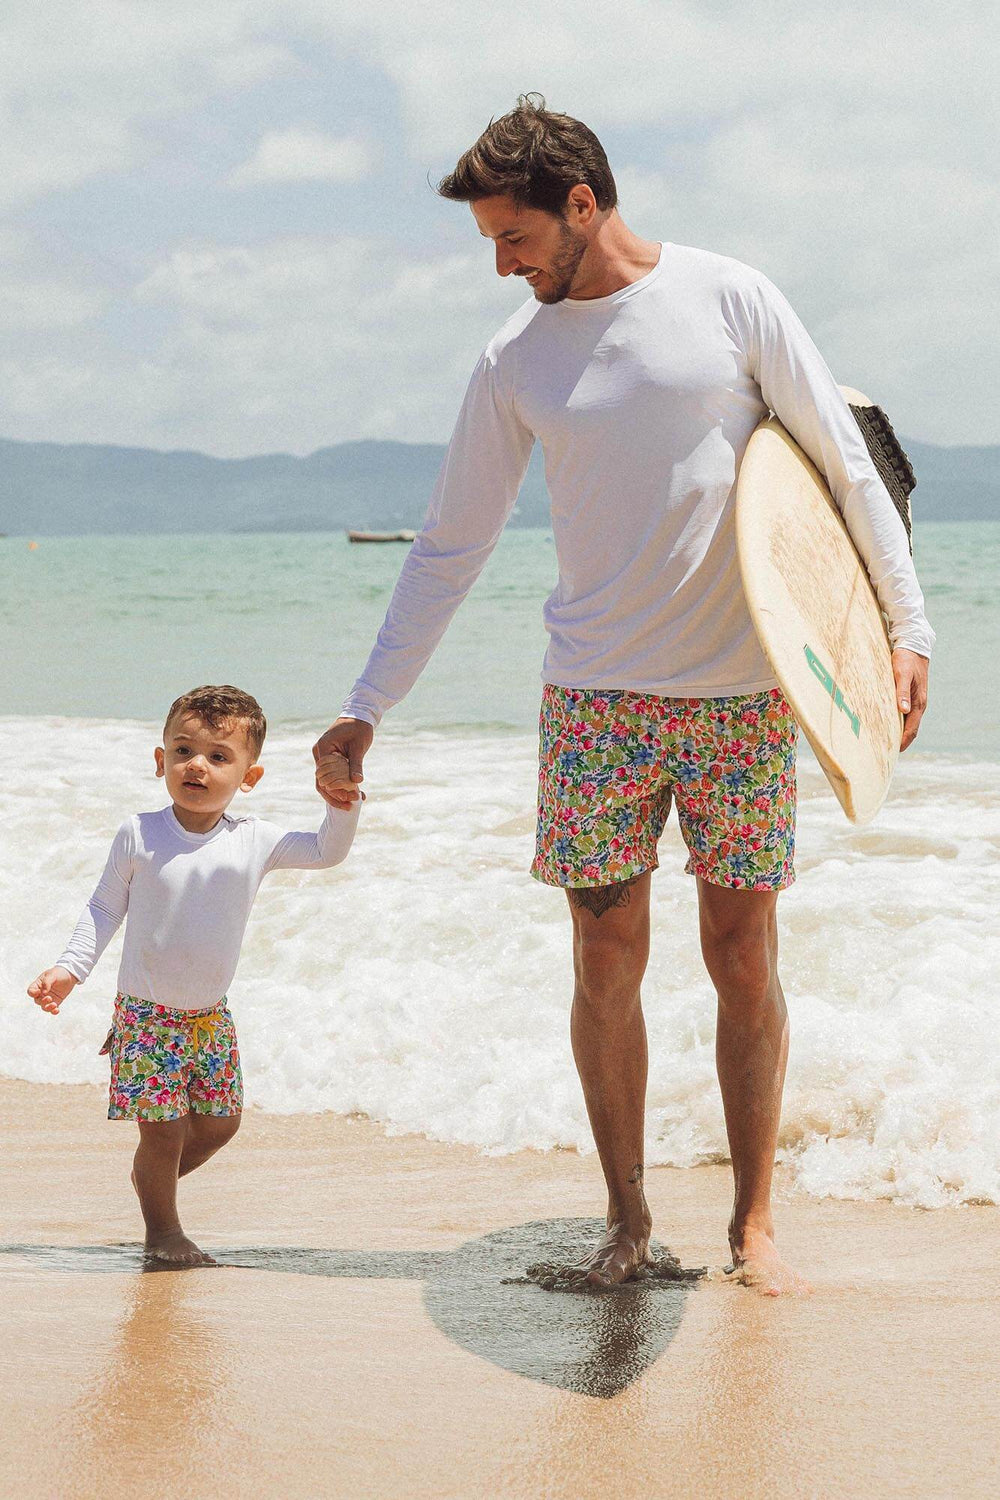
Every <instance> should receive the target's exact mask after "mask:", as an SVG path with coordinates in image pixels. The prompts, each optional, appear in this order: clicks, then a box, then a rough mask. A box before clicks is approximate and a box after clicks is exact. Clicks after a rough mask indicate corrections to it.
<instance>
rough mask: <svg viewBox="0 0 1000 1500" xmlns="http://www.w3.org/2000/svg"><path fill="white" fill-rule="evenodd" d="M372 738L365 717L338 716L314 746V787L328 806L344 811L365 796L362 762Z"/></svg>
mask: <svg viewBox="0 0 1000 1500" xmlns="http://www.w3.org/2000/svg"><path fill="white" fill-rule="evenodd" d="M374 738H375V731H374V729H373V728H372V726H371V725H370V724H366V723H365V722H364V720H362V719H338V720H337V722H336V723H335V724H332V725H331V726H330V728H329V729H328V730H327V731H326V734H324V735H323V736H322V737H321V738H320V739H318V740H317V741H316V743H315V745H313V759H314V760H315V762H316V790H317V791H318V792H319V794H320V796H321V797H322V798H323V801H324V802H328V803H329V804H330V806H331V807H339V808H340V809H341V810H345V811H346V809H347V808H349V807H350V806H351V804H352V802H358V801H362V800H363V799H364V795H365V794H364V792H363V791H362V790H361V787H360V785H359V783H360V782H362V781H364V779H365V778H364V772H363V771H362V769H361V765H362V762H363V760H364V758H365V755H366V754H367V751H368V747H369V746H370V745H371V742H372V740H373V739H374Z"/></svg>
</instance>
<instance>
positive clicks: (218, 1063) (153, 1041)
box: [101, 995, 243, 1120]
mask: <svg viewBox="0 0 1000 1500" xmlns="http://www.w3.org/2000/svg"><path fill="white" fill-rule="evenodd" d="M101 1052H102V1054H103V1053H110V1054H111V1097H110V1102H109V1105H108V1119H109V1120H177V1119H180V1117H181V1116H182V1115H187V1114H196V1115H238V1114H239V1113H240V1111H241V1110H242V1108H243V1074H242V1071H241V1069H240V1053H239V1047H238V1046H237V1043H236V1027H235V1026H234V1024H233V1018H232V1016H231V1015H230V1013H229V1006H228V1005H227V1004H226V1000H225V997H223V998H222V999H221V1000H220V1001H219V1003H218V1005H213V1006H210V1007H209V1009H208V1010H175V1009H172V1008H171V1007H169V1006H166V1005H153V1004H152V1003H151V1002H150V1001H148V1000H137V999H136V998H135V996H134V995H118V996H117V997H116V999H115V1016H114V1022H113V1024H112V1027H111V1030H110V1031H109V1032H108V1037H107V1040H106V1041H105V1043H104V1046H103V1047H102V1048H101Z"/></svg>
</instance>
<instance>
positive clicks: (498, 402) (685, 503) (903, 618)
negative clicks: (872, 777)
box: [342, 244, 934, 724]
mask: <svg viewBox="0 0 1000 1500" xmlns="http://www.w3.org/2000/svg"><path fill="white" fill-rule="evenodd" d="M769 408H770V409H771V410H773V411H774V412H775V414H776V415H777V416H778V418H779V419H780V420H781V421H782V422H783V423H784V425H785V427H786V428H787V429H788V431H789V432H790V433H791V434H792V436H793V437H795V438H796V439H797V441H798V442H799V443H800V444H801V446H802V447H803V448H804V449H805V451H806V452H807V453H808V454H809V456H810V458H812V459H813V461H814V462H815V464H816V465H817V467H818V468H819V469H820V471H821V472H822V473H824V474H825V475H826V476H827V479H828V481H829V484H830V488H831V490H832V492H833V495H834V498H835V499H836V502H837V505H838V507H839V509H840V511H841V513H842V514H843V517H844V520H845V521H846V523H847V526H848V529H849V531H850V533H851V536H852V538H853V540H854V543H855V545H856V546H857V548H858V551H859V552H860V554H861V556H862V558H863V559H864V562H865V564H866V566H867V568H868V572H869V575H870V577H871V580H872V583H873V585H874V586H875V589H876V592H877V594H878V599H879V603H880V605H881V607H882V610H883V612H884V613H885V615H886V617H887V619H888V621H889V634H890V639H891V641H892V644H893V646H894V647H896V646H907V647H909V648H910V649H911V650H913V651H917V652H920V653H921V654H922V655H924V656H927V655H929V654H930V649H931V646H932V644H933V641H934V632H933V631H932V630H931V627H930V625H929V624H928V621H927V618H926V616H925V614H924V607H923V597H922V595H921V592H920V587H919V585H918V583H917V579H916V575H915V573H914V571H913V564H912V562H911V560H910V555H909V549H908V547H907V542H906V534H905V531H904V529H903V524H902V522H901V521H900V519H899V516H898V514H897V512H896V510H895V508H894V506H893V504H892V501H891V500H890V499H889V496H888V494H887V492H886V490H885V487H884V485H883V484H882V481H881V480H880V479H879V477H878V474H877V472H876V469H875V466H874V464H873V463H872V461H871V459H870V457H869V455H868V450H867V448H866V447H865V442H864V438H863V437H862V435H861V432H860V430H859V428H858V426H857V423H856V422H855V420H854V417H853V416H852V414H851V411H850V408H849V407H848V405H847V403H846V401H845V400H844V398H843V396H842V395H841V394H840V391H839V390H838V389H837V384H836V381H835V380H834V378H833V376H832V375H831V373H830V371H829V370H828V369H827V366H826V364H825V363H824V361H823V358H822V356H821V355H820V354H819V352H818V350H817V349H816V347H815V345H814V344H813V342H812V340H811V339H810V337H809V335H808V333H807V332H806V330H805V329H804V327H803V326H802V324H801V323H800V321H799V319H798V318H797V317H796V315H795V313H794V312H793V311H792V309H791V308H790V307H789V305H788V303H787V302H786V301H785V299H784V297H783V296H782V295H781V293H780V292H779V291H777V289H776V288H775V287H774V286H772V285H771V283H770V282H769V281H768V280H767V278H766V277H764V276H762V275H761V274H760V272H758V271H754V270H751V269H750V267H749V266H744V265H742V264H741V263H740V262H739V261H735V260H730V259H728V258H726V257H724V256H720V255H713V254H710V253H708V252H707V251H703V250H691V249H687V248H685V247H683V246H679V245H669V244H665V245H663V246H662V247H661V251H660V259H659V261H658V263H657V265H656V266H655V267H654V268H653V270H652V271H650V272H649V274H648V275H646V276H644V277H642V279H641V280H639V281H635V282H633V283H632V284H631V285H630V286H627V287H624V288H622V290H621V291H618V292H614V293H613V294H612V295H611V296H609V297H599V298H595V299H594V300H591V301H574V300H573V299H572V298H566V299H565V300H564V301H562V302H558V303H554V304H542V303H538V302H536V301H534V300H532V301H531V302H529V303H526V304H525V305H524V306H523V307H522V308H520V309H519V311H518V312H516V313H515V314H514V316H513V317H512V318H511V319H510V320H509V321H508V322H507V323H506V325H505V326H504V327H503V328H502V329H501V331H500V332H499V334H497V336H496V338H494V339H493V341H492V342H491V343H490V344H489V346H488V347H487V349H486V352H485V354H484V355H483V358H482V360H481V361H480V363H479V366H478V368H477V369H476V371H475V373H474V375H473V377H472V381H471V383H470V385H469V389H468V392H467V394H466V397H465V402H464V404H463V407H462V410H461V413H460V415H459V419H458V424H457V426H456V428H455V433H454V436H453V437H452V440H451V444H450V446H449V448H448V452H447V455H446V457H445V460H444V463H443V465H442V468H441V472H440V474H439V476H438V481H437V485H436V488H435V491H434V496H433V499H432V501H431V505H430V509H429V511H428V514H427V519H426V521H425V523H424V527H423V530H422V531H421V532H420V534H419V535H418V537H417V539H416V541H415V542H414V544H413V546H412V548H411V550H410V553H409V555H408V557H407V559H406V562H405V563H404V565H403V569H402V572H401V573H400V576H399V580H398V582H397V584H396V588H395V591H394V593H393V596H392V600H391V602H390V605H389V609H388V613H387V615H386V618H385V623H384V624H383V626H382V629H381V630H380V631H379V634H378V639H377V641H376V643H375V646H374V648H373V650H372V653H371V656H370V657H369V659H368V663H367V665H366V667H365V669H364V671H363V673H362V675H361V677H360V678H359V679H358V681H357V683H356V684H355V686H354V688H353V689H352V690H351V693H350V696H349V697H348V699H347V701H346V703H345V704H344V707H343V710H342V712H343V713H344V714H345V715H347V716H349V717H353V718H357V719H364V720H366V721H367V722H368V723H370V724H377V723H378V721H379V719H380V718H381V716H382V714H383V713H384V712H385V710H386V709H387V708H389V707H391V705H392V704H394V703H397V702H398V701H399V700H400V699H401V698H402V697H404V696H405V694H406V693H407V692H408V691H409V690H410V688H411V687H412V686H413V683H414V682H415V681H416V679H417V677H418V676H419V674H420V672H421V670H422V669H423V667H424V665H425V664H426V662H427V660H428V658H429V657H430V655H431V653H432V652H433V650H434V648H435V646H436V645H437V643H438V641H439V640H440V639H441V636H442V635H443V634H444V632H445V630H446V628H447V626H448V623H449V621H450V619H451V617H452V615H453V614H454V612H455V610H456V608H457V607H458V605H459V603H460V602H461V600H462V599H463V598H464V597H465V595H466V594H467V593H468V591H469V589H470V588H471V587H472V584H473V583H474V582H475V580H476V578H477V576H478V575H479V572H480V570H481V569H482V567H483V564H484V563H485V562H486V559H487V558H488V557H489V554H490V552H491V551H492V549H493V546H494V544H495V543H496V541H497V538H498V537H499V535H500V532H501V530H502V529H503V526H504V523H505V522H506V520H507V518H508V516H509V515H510V512H511V510H512V509H513V506H514V502H515V500H516V498H517V491H518V489H519V487H520V484H521V480H522V479H523V477H524V471H525V469H526V467H527V464H528V458H529V455H530V453H531V448H532V444H533V442H534V440H535V438H536V437H537V438H538V439H539V440H540V442H541V444H542V449H543V452H544V456H545V476H546V479H547V482H548V487H549V493H550V495H551V497H552V529H553V532H554V536H555V544H556V553H557V557H558V562H559V581H558V583H557V585H556V588H555V590H554V591H553V593H552V594H551V595H550V596H549V598H548V600H547V601H546V604H545V611H544V618H545V625H546V629H547V630H548V633H549V646H548V650H547V652H546V655H545V663H544V667H543V671H542V677H543V679H544V681H546V682H552V683H555V684H557V685H558V686H562V687H570V688H631V689H636V690H639V691H643V692H650V693H656V694H662V695H665V696H676V697H692V698H704V697H721V696H724V695H726V694H731V693H746V692H754V691H757V690H759V689H761V688H768V687H773V686H774V681H775V680H774V676H773V674H772V672H771V669H770V666H769V664H768V662H767V659H766V658H765V656H764V654H763V652H762V650H761V648H760V645H759V643H758V640H757V636H756V634H755V632H754V628H753V625H752V623H751V620H750V615H749V612H748V610H747V605H746V600H745V598H744V594H743V588H742V584H741V582H740V575H739V567H738V564H737V557H736V530H735V522H734V505H735V498H736V483H735V482H736V475H737V472H738V470H739V465H740V461H741V459H742V457H743V453H744V450H745V449H746V445H747V442H748V440H749V438H750V434H751V433H752V432H753V430H754V428H755V427H756V426H757V424H758V422H760V420H761V418H762V417H764V416H765V415H766V414H767V411H768V409H769Z"/></svg>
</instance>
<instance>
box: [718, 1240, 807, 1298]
mask: <svg viewBox="0 0 1000 1500" xmlns="http://www.w3.org/2000/svg"><path fill="white" fill-rule="evenodd" d="M729 1244H730V1248H731V1250H732V1252H733V1264H732V1268H731V1269H728V1268H727V1269H728V1275H729V1279H730V1280H731V1281H737V1282H739V1283H740V1285H741V1286H749V1287H752V1288H753V1289H754V1291H755V1292H759V1293H760V1295H761V1296H763V1297H808V1296H809V1295H810V1294H811V1292H812V1287H811V1286H810V1285H809V1283H808V1281H806V1279H805V1277H804V1276H800V1275H799V1273H798V1271H793V1270H792V1268H791V1266H790V1265H788V1263H787V1261H784V1260H783V1259H782V1258H781V1256H780V1255H779V1254H778V1250H777V1246H776V1245H775V1243H774V1240H773V1239H772V1238H771V1236H770V1235H769V1234H766V1233H765V1232H764V1231H763V1230H760V1229H749V1230H746V1231H745V1233H744V1234H743V1236H742V1238H741V1239H737V1238H735V1237H731V1238H730V1241H729Z"/></svg>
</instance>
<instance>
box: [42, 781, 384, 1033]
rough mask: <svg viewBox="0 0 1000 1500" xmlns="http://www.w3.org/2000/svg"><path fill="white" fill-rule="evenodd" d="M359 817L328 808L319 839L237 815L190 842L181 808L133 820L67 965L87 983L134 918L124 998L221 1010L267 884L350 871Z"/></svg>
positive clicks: (123, 973) (120, 836)
mask: <svg viewBox="0 0 1000 1500" xmlns="http://www.w3.org/2000/svg"><path fill="white" fill-rule="evenodd" d="M359 808H360V803H356V804H355V805H354V806H353V807H352V808H350V809H349V810H347V811H340V810H338V809H335V808H332V807H328V808H327V811H326V817H325V818H324V819H323V823H322V825H321V827H320V829H319V831H318V832H317V833H286V832H285V830H284V829H282V828H278V827H276V826H275V824H273V823H268V822H265V821H264V820H263V819H261V818H254V817H233V816H231V815H230V814H228V813H224V814H223V816H222V817H221V818H220V820H219V822H218V823H216V825H215V827H214V828H213V829H211V830H210V832H208V833H189V832H188V831H187V829H186V828H183V827H182V826H181V824H180V823H179V822H178V821H177V818H176V817H175V815H174V811H173V808H171V807H165V808H163V809H161V810H160V811H159V812H148V813H135V814H133V816H132V817H130V818H127V819H126V820H125V822H124V823H123V824H122V825H121V827H120V828H119V830H118V832H117V834H116V835H115V839H114V842H113V843H112V845H111V853H110V854H109V855H108V861H107V864H106V865H105V867H104V873H103V875H102V876H101V878H100V880H99V881H98V884H97V889H96V890H95V891H94V894H93V896H91V898H90V901H89V902H88V904H87V906H86V907H85V908H84V910H83V913H82V915H81V917H80V920H79V922H78V923H77V924H76V928H75V930H74V932H73V936H72V937H71V938H70V941H69V944H68V946H67V948H66V951H65V952H64V953H63V954H62V956H61V957H60V959H59V961H58V962H59V964H60V965H61V966H62V967H63V968H64V969H68V970H69V972H70V973H71V974H72V975H73V976H74V978H76V979H79V980H81V981H82V980H84V979H86V978H87V976H88V974H89V973H90V971H91V970H92V969H93V967H94V965H95V963H96V962H97V960H98V959H99V958H100V956H101V954H102V953H103V952H104V950H105V948H106V947H107V945H108V943H109V942H110V941H111V938H112V937H113V936H114V934H115V933H116V932H117V930H118V928H119V927H120V926H121V924H122V921H123V920H125V918H126V916H127V921H125V942H124V946H123V949H122V959H121V965H120V967H119V970H118V990H119V993H120V994H123V995H134V996H135V997H136V998H137V999H141V1000H150V1001H152V1002H153V1003H154V1004H155V1005H167V1006H170V1007H172V1008H174V1009H177V1010H203V1009H205V1008H206V1007H208V1006H210V1005H215V1004H217V1003H218V1002H219V1001H220V1000H221V999H222V997H223V996H224V995H225V994H226V991H227V990H228V989H229V986H230V984H231V983H232V980H233V975H234V974H235V973H236V965H237V963H238V962H239V957H240V947H241V945H242V942H243V934H244V932H245V931H246V925H247V920H248V918H249V916H250V909H251V907H252V906H253V902H254V898H255V896H256V895H257V891H258V888H259V886H260V883H261V881H262V880H263V879H264V876H265V875H269V874H270V873H271V871H272V870H325V869H328V868H330V866H332V865H337V864H340V862H341V860H343V859H344V858H346V856H347V852H348V850H349V849H350V847H351V843H352V842H353V839H354V833H355V829H356V828H357V824H358V813H359Z"/></svg>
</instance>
